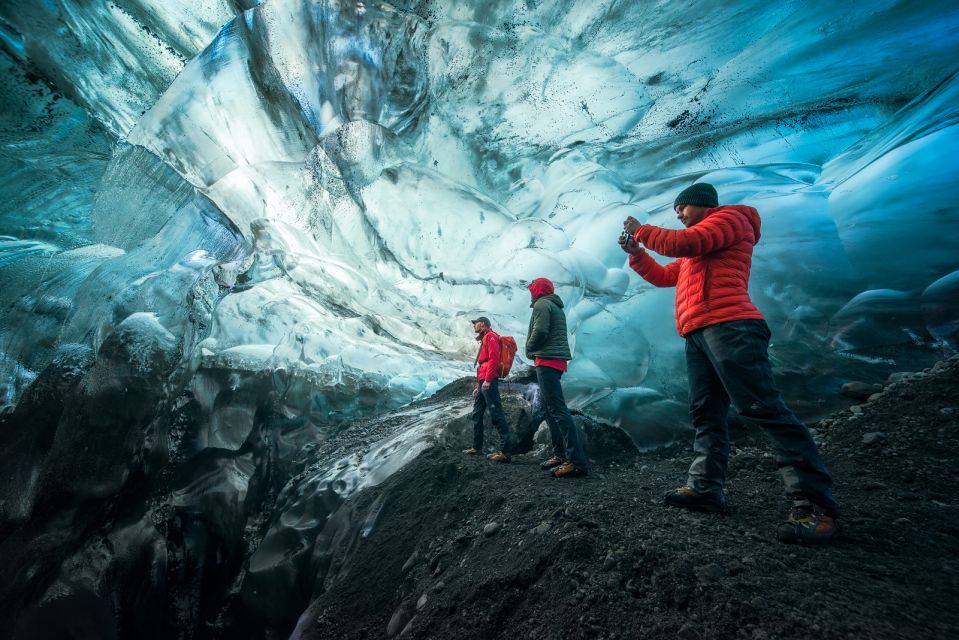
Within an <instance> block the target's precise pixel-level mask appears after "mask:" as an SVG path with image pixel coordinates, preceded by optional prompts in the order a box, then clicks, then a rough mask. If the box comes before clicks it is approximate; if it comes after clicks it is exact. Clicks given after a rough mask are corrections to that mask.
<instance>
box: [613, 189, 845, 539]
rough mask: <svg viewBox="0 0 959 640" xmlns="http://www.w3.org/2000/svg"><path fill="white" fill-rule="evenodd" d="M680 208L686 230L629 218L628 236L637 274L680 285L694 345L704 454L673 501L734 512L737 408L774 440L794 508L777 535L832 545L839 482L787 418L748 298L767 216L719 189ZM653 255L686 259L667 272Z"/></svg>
mask: <svg viewBox="0 0 959 640" xmlns="http://www.w3.org/2000/svg"><path fill="white" fill-rule="evenodd" d="M673 209H674V210H675V212H676V217H677V218H678V219H679V220H680V222H682V224H683V225H684V226H685V227H686V228H685V229H680V230H670V229H663V228H660V227H656V226H653V225H649V224H640V223H639V221H638V220H636V219H635V218H633V217H630V218H627V219H626V221H625V222H624V223H623V228H624V230H625V233H624V235H623V236H622V237H621V238H620V245H621V246H622V248H623V250H624V251H626V252H627V253H628V254H630V255H629V266H630V267H632V268H633V270H635V271H636V273H638V274H639V275H640V276H642V277H643V279H645V280H646V281H647V282H649V283H650V284H652V285H654V286H657V287H676V327H677V329H678V330H679V334H680V335H681V336H682V337H684V338H685V339H686V367H687V370H688V375H689V405H690V408H689V414H690V418H691V419H692V423H693V427H694V428H695V430H696V435H695V439H694V441H693V450H694V452H695V454H696V456H695V458H694V460H693V463H692V465H691V466H690V467H689V472H688V476H687V480H686V484H685V486H682V487H680V488H678V489H676V490H675V491H673V492H672V493H669V494H667V495H666V498H665V501H666V503H667V504H669V505H672V506H676V507H685V508H689V509H700V510H709V511H720V512H722V511H725V510H726V499H725V494H724V493H723V486H724V484H725V482H726V470H727V466H728V463H729V430H728V427H727V423H726V414H727V412H728V410H729V406H730V403H732V404H733V405H735V407H736V409H737V410H738V411H739V413H740V414H741V415H742V416H743V417H744V418H746V419H747V420H748V421H750V422H752V423H754V424H757V425H759V426H760V427H762V429H763V430H764V431H765V432H766V434H768V435H769V436H770V439H771V440H772V443H773V449H774V451H775V455H776V463H777V464H778V466H779V470H780V472H781V474H782V478H783V481H784V483H785V487H786V494H787V495H788V497H789V498H790V499H791V501H792V511H791V512H790V514H789V519H788V520H787V521H786V522H785V523H783V524H781V525H780V527H779V530H778V537H779V539H780V540H781V541H783V542H805V543H812V542H825V541H828V540H831V539H832V538H834V537H835V536H836V535H837V533H838V526H837V523H836V518H837V516H838V506H837V504H836V501H835V500H834V499H833V497H832V489H831V487H832V478H831V477H830V475H829V471H828V470H827V469H826V466H825V464H823V461H822V459H821V458H820V456H819V452H818V450H817V448H816V444H815V443H814V442H813V439H812V436H811V435H810V433H809V430H808V429H807V428H806V426H805V425H804V424H803V423H802V422H800V421H799V419H798V418H797V417H796V416H795V415H794V414H793V412H792V411H790V410H789V408H788V407H787V406H786V404H785V402H783V398H782V395H781V394H780V392H779V390H778V389H777V388H776V386H775V383H774V382H773V374H772V367H771V365H770V363H769V356H768V353H767V349H768V345H769V337H770V332H769V327H768V326H767V325H766V321H765V320H764V319H763V316H762V314H761V313H760V312H759V310H758V309H757V308H756V307H755V305H753V303H752V301H751V300H750V299H749V292H748V285H749V271H750V267H751V265H752V254H753V246H755V245H756V243H757V242H759V228H760V218H759V213H758V212H757V211H756V209H754V208H752V207H748V206H744V205H723V206H720V205H719V197H718V195H717V193H716V189H715V187H713V186H712V185H710V184H707V183H697V184H694V185H692V186H691V187H689V188H687V189H685V190H684V191H682V192H681V193H680V194H679V196H677V197H676V200H675V202H674V204H673ZM643 247H645V249H644V248H643ZM646 250H650V251H654V252H656V253H658V254H660V255H664V256H668V257H671V258H678V260H675V261H673V262H670V263H669V264H667V265H665V266H663V265H660V264H659V263H658V262H656V261H655V260H653V258H652V257H651V256H650V255H649V254H648V253H647V252H646Z"/></svg>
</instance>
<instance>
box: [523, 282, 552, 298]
mask: <svg viewBox="0 0 959 640" xmlns="http://www.w3.org/2000/svg"><path fill="white" fill-rule="evenodd" d="M526 288H527V289H529V292H530V293H531V294H533V301H534V302H535V301H536V300H539V299H540V298H542V297H543V296H548V295H550V294H551V293H553V292H554V291H556V289H555V287H553V283H552V282H550V281H549V280H547V279H546V278H536V279H535V280H533V281H532V282H530V283H529V286H528V287H526Z"/></svg>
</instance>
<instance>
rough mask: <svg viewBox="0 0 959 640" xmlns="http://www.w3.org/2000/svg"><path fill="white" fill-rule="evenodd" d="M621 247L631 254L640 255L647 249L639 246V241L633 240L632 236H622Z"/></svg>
mask: <svg viewBox="0 0 959 640" xmlns="http://www.w3.org/2000/svg"><path fill="white" fill-rule="evenodd" d="M619 247H620V248H621V249H622V250H623V251H625V252H626V253H628V254H630V255H639V254H641V253H644V252H645V251H646V250H645V249H643V248H642V247H641V246H639V243H638V242H636V241H635V240H633V239H632V238H628V239H626V238H620V240H619Z"/></svg>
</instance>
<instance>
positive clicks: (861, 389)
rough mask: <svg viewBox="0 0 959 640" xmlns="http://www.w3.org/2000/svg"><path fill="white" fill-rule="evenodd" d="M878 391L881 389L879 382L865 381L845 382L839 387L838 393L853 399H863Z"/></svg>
mask: <svg viewBox="0 0 959 640" xmlns="http://www.w3.org/2000/svg"><path fill="white" fill-rule="evenodd" d="M880 391H882V385H881V384H869V383H867V382H847V383H846V384H844V385H842V387H840V389H839V393H841V394H842V395H844V396H846V397H847V398H853V399H854V400H865V399H866V398H868V397H869V396H871V395H872V394H874V393H879V392H880Z"/></svg>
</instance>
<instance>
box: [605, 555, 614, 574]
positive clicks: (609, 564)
mask: <svg viewBox="0 0 959 640" xmlns="http://www.w3.org/2000/svg"><path fill="white" fill-rule="evenodd" d="M616 563H617V560H616V556H614V555H613V554H611V553H609V554H606V558H605V559H604V560H603V571H612V570H613V569H614V568H616Z"/></svg>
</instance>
